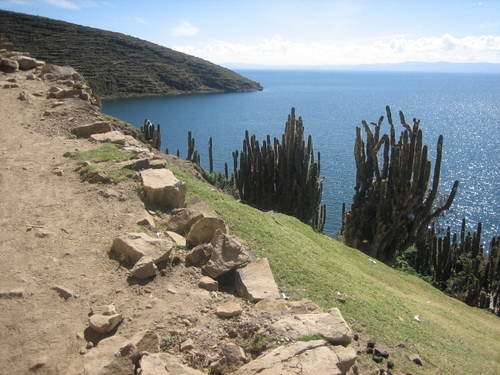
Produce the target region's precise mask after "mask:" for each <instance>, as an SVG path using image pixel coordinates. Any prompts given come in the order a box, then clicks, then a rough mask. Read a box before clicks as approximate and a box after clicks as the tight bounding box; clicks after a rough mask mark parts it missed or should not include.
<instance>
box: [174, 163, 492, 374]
mask: <svg viewBox="0 0 500 375" xmlns="http://www.w3.org/2000/svg"><path fill="white" fill-rule="evenodd" d="M170 168H171V169H172V170H173V171H174V172H175V173H176V174H177V176H178V177H179V178H181V179H182V180H183V181H186V182H187V185H188V192H189V193H188V194H189V195H190V196H193V195H196V196H199V197H200V198H202V199H204V200H206V201H207V202H209V203H210V204H211V205H212V206H213V208H214V209H215V210H216V211H217V212H218V213H219V214H220V216H221V217H222V218H224V219H225V220H226V221H227V222H228V224H229V227H230V229H231V232H232V233H234V234H236V235H237V236H239V237H241V238H243V239H245V240H247V241H248V242H249V243H250V244H251V245H252V247H253V249H254V250H256V251H257V253H258V254H259V255H260V256H266V257H267V258H269V260H270V262H271V266H272V269H273V272H274V275H275V277H276V279H277V281H278V283H279V285H280V288H281V289H282V290H286V291H287V293H289V294H290V295H291V296H293V297H294V298H300V297H306V298H309V299H311V300H313V301H315V302H316V303H318V304H320V305H321V306H322V307H324V308H328V307H332V306H338V307H339V308H340V309H341V311H342V313H343V314H344V316H345V317H346V319H347V320H348V321H350V322H351V323H352V324H353V327H354V328H355V330H356V331H358V332H363V333H365V334H366V335H369V336H371V337H373V338H374V339H376V340H377V341H383V342H385V343H386V344H387V345H389V346H390V347H394V346H395V345H396V344H398V343H400V342H405V343H406V344H407V348H406V349H404V350H406V351H407V353H418V354H420V356H421V357H422V359H423V361H424V363H425V366H424V367H418V366H415V365H413V364H411V363H410V362H409V361H408V359H407V358H404V357H403V353H401V352H400V353H399V354H396V356H395V357H394V358H393V359H394V360H395V361H396V366H397V367H396V369H397V370H405V371H407V372H411V373H412V374H499V373H500V320H499V318H498V317H496V316H494V315H493V314H490V313H488V312H486V311H484V310H479V309H476V308H472V307H469V306H467V305H465V304H463V303H462V302H460V301H458V300H456V299H453V298H450V297H448V296H446V295H445V294H443V293H442V292H440V291H439V290H437V289H435V288H433V287H432V286H431V285H429V284H428V283H426V282H424V281H422V280H420V279H418V278H416V277H414V276H411V275H408V274H405V273H402V272H400V271H397V270H394V269H392V268H390V267H387V266H386V265H384V264H381V263H380V262H377V263H376V264H374V263H372V262H371V261H370V259H369V258H368V257H367V256H366V255H364V254H363V253H361V252H359V251H357V250H355V249H351V248H349V247H347V246H345V245H343V244H342V243H340V242H338V241H335V240H333V239H331V238H329V237H327V236H324V235H321V234H318V233H316V232H314V231H313V230H312V229H311V228H310V227H309V226H307V225H304V224H303V223H301V222H300V221H298V220H297V219H295V218H292V217H289V216H286V215H282V214H277V213H272V212H267V213H264V212H261V211H259V210H256V209H254V208H252V207H250V206H247V205H243V204H240V203H238V202H237V201H235V200H234V199H233V198H232V197H229V196H227V195H225V194H222V193H219V192H217V191H215V190H214V189H212V188H211V187H210V186H209V185H207V184H204V183H201V182H199V181H197V180H196V179H194V178H193V177H192V176H191V175H188V174H187V173H186V172H184V171H182V170H179V169H178V168H176V167H174V166H171V167H170ZM336 291H340V292H342V293H346V294H347V295H348V297H347V301H346V302H345V303H336ZM415 315H419V316H420V318H421V319H422V320H423V322H422V323H418V322H416V321H415V320H414V319H413V317H414V316H415Z"/></svg>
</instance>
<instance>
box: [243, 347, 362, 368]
mask: <svg viewBox="0 0 500 375" xmlns="http://www.w3.org/2000/svg"><path fill="white" fill-rule="evenodd" d="M355 361H356V351H355V350H354V349H352V348H344V347H342V346H340V347H338V346H331V345H328V342H326V341H324V340H314V341H308V342H304V341H298V342H295V343H293V344H290V345H287V346H281V347H278V348H276V349H274V350H272V351H270V352H268V353H267V354H264V355H262V356H260V357H258V358H257V359H255V360H253V361H251V362H249V363H247V364H246V365H244V366H242V367H240V368H239V369H238V370H237V371H236V372H234V375H257V374H259V375H275V374H287V375H299V374H300V375H342V374H345V373H346V372H347V371H348V370H349V368H350V367H351V366H352V365H353V364H354V362H355Z"/></svg>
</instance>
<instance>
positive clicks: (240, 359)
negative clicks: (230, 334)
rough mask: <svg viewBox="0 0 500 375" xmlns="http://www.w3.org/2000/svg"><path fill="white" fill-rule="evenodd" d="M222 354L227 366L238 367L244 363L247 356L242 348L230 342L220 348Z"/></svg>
mask: <svg viewBox="0 0 500 375" xmlns="http://www.w3.org/2000/svg"><path fill="white" fill-rule="evenodd" d="M222 353H223V354H224V358H225V359H226V363H227V364H228V365H229V366H234V365H238V364H241V363H244V362H246V360H247V356H246V354H245V351H244V350H243V348H242V347H241V346H238V345H236V344H234V343H232V342H230V343H227V344H225V345H224V346H223V347H222Z"/></svg>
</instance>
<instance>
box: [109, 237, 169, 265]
mask: <svg viewBox="0 0 500 375" xmlns="http://www.w3.org/2000/svg"><path fill="white" fill-rule="evenodd" d="M173 246H174V244H173V242H172V241H170V240H169V239H166V238H154V237H150V236H148V235H147V234H145V233H126V234H122V235H121V236H119V237H117V238H115V239H114V241H113V245H112V247H111V250H112V252H114V253H115V254H116V255H117V256H118V257H119V258H122V259H123V260H124V261H126V262H127V263H129V264H132V265H133V264H135V263H137V261H139V259H141V258H142V257H144V256H149V257H151V258H153V261H154V262H155V263H159V262H163V261H165V260H167V259H168V256H169V254H170V252H171V251H172V248H173ZM122 259H120V260H122Z"/></svg>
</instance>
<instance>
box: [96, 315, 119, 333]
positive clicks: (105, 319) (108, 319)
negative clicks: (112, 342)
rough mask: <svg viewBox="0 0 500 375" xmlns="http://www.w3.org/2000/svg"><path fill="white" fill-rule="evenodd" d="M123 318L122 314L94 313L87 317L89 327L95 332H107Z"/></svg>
mask: <svg viewBox="0 0 500 375" xmlns="http://www.w3.org/2000/svg"><path fill="white" fill-rule="evenodd" d="M122 320H123V317H122V314H113V315H101V314H95V315H92V316H91V317H90V318H89V327H90V328H92V330H94V331H95V332H97V333H109V332H111V331H112V330H114V329H115V328H116V327H117V326H118V324H120V323H121V322H122Z"/></svg>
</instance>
